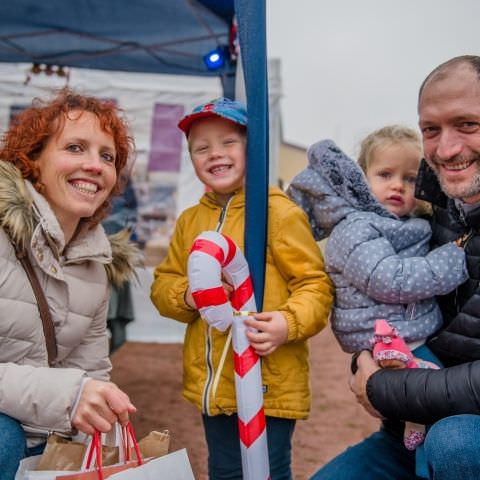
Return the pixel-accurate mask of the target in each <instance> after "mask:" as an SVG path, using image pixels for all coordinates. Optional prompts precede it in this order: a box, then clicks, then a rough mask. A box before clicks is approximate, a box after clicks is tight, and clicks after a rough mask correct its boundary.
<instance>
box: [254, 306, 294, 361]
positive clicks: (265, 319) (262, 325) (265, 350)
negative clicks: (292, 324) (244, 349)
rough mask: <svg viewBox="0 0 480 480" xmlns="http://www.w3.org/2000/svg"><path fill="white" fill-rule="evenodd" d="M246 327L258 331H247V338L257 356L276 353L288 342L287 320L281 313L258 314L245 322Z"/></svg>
mask: <svg viewBox="0 0 480 480" xmlns="http://www.w3.org/2000/svg"><path fill="white" fill-rule="evenodd" d="M245 325H246V326H247V327H250V328H254V329H256V330H258V332H252V331H250V330H247V338H248V341H249V342H250V345H251V346H252V348H253V349H254V350H255V352H256V353H257V355H260V356H262V357H263V356H265V355H269V354H270V353H272V352H274V351H275V350H276V349H277V348H278V347H279V346H280V345H282V344H284V343H285V342H286V341H287V338H288V324H287V319H286V318H285V317H284V316H283V314H281V313H280V312H262V313H256V314H255V315H254V319H250V318H247V319H246V320H245Z"/></svg>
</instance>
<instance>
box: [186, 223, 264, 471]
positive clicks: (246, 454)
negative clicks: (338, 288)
mask: <svg viewBox="0 0 480 480" xmlns="http://www.w3.org/2000/svg"><path fill="white" fill-rule="evenodd" d="M222 273H223V276H224V277H225V280H226V281H227V282H228V283H229V284H230V285H232V286H233V289H234V290H233V293H232V294H231V296H230V301H229V300H228V298H227V295H226V293H225V291H224V289H223V286H222V282H221V278H222ZM188 281H189V284H190V290H191V292H192V296H193V299H194V301H195V305H196V306H197V308H198V310H199V312H200V314H201V316H202V318H203V319H204V320H205V321H206V322H207V323H208V324H209V325H211V326H213V327H215V328H217V329H219V330H221V331H225V330H227V329H228V327H229V326H232V345H233V356H234V369H235V389H236V399H237V411H238V427H239V433H240V449H241V454H242V469H243V478H244V479H245V480H267V479H269V478H270V468H269V464H268V446H267V430H266V424H265V414H264V411H263V390H262V371H261V365H260V358H259V357H258V355H257V354H256V353H255V351H254V350H253V348H252V347H251V346H250V344H249V342H248V339H247V336H246V334H245V332H246V327H245V324H244V320H245V319H246V318H247V317H248V314H249V312H255V311H256V305H255V297H254V295H253V287H252V280H251V277H250V272H249V270H248V264H247V261H246V260H245V257H244V255H243V253H242V251H241V250H240V249H239V248H238V246H237V245H236V243H235V242H234V241H233V240H232V239H231V238H229V237H227V236H226V235H223V234H221V233H219V232H212V231H208V232H203V233H201V234H200V235H199V236H198V237H197V238H196V239H195V241H194V242H193V246H192V248H191V251H190V256H189V258H188Z"/></svg>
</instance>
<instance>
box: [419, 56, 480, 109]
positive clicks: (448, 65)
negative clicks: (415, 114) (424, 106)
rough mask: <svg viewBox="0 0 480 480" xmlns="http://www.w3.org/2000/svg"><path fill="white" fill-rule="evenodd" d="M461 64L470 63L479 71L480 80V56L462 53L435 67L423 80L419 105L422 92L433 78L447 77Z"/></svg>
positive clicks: (475, 70) (474, 69)
mask: <svg viewBox="0 0 480 480" xmlns="http://www.w3.org/2000/svg"><path fill="white" fill-rule="evenodd" d="M461 64H466V65H469V66H470V67H471V68H472V70H473V71H474V72H476V73H477V76H478V79H479V80H480V57H479V56H477V55H461V56H459V57H454V58H451V59H450V60H447V61H446V62H444V63H442V64H440V65H439V66H438V67H436V68H434V69H433V70H432V71H431V72H430V73H429V74H428V75H427V78H425V80H424V81H423V83H422V85H421V86H420V90H419V92H418V106H420V99H421V98H422V93H423V91H424V89H425V87H426V86H427V84H428V83H430V82H431V81H433V80H442V79H443V78H445V77H447V76H448V74H449V73H450V72H451V71H452V70H454V69H455V68H456V67H458V66H459V65H461Z"/></svg>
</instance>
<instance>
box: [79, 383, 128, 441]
mask: <svg viewBox="0 0 480 480" xmlns="http://www.w3.org/2000/svg"><path fill="white" fill-rule="evenodd" d="M136 410H137V409H136V408H135V407H134V405H133V404H132V403H131V402H130V399H129V398H128V395H127V394H126V393H124V392H122V390H120V389H119V388H118V387H117V386H116V385H115V384H114V383H112V382H102V381H100V380H93V379H92V380H89V381H88V382H86V383H85V385H84V386H83V390H82V393H81V394H80V400H79V402H78V407H77V410H76V411H75V416H74V418H73V420H72V425H73V426H74V427H75V428H77V429H78V430H80V431H81V432H84V433H86V434H87V435H93V433H94V431H95V430H99V431H100V432H109V431H110V429H111V428H112V425H113V424H114V423H115V422H119V423H120V424H121V425H126V424H127V422H128V420H129V414H130V413H134V412H135V411H136Z"/></svg>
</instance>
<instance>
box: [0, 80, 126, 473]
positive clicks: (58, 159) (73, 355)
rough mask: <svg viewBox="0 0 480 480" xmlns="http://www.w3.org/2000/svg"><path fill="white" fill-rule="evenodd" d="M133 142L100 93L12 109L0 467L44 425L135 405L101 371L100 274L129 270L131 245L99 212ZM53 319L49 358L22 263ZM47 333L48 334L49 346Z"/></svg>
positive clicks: (74, 424)
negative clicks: (113, 233) (112, 233)
mask: <svg viewBox="0 0 480 480" xmlns="http://www.w3.org/2000/svg"><path fill="white" fill-rule="evenodd" d="M132 153H133V141H132V139H131V137H130V136H129V133H128V128H127V125H126V123H125V121H124V120H123V119H122V118H121V116H120V115H119V112H118V110H117V109H116V107H115V105H114V104H113V103H112V102H104V101H100V100H98V99H96V98H92V97H87V96H84V95H80V94H78V93H75V92H74V91H72V90H69V89H63V90H61V91H60V92H59V93H58V94H57V95H56V96H55V98H54V99H53V100H51V101H49V102H42V101H39V100H35V101H34V102H33V104H32V106H31V107H30V108H28V109H26V110H25V111H23V112H22V113H21V114H19V115H18V116H17V117H16V118H15V119H14V121H13V122H12V125H11V127H10V129H9V130H8V131H7V132H6V133H5V135H4V137H3V141H2V144H1V146H0V225H1V227H2V228H0V309H1V311H2V313H3V314H2V321H1V322H0V472H2V475H1V476H2V479H13V478H14V476H15V471H16V470H17V467H18V463H19V461H20V460H21V459H22V458H24V457H25V456H28V455H31V454H34V453H38V452H39V451H41V450H43V447H44V444H45V441H46V438H47V435H48V433H49V432H52V431H54V432H58V433H60V434H65V435H70V434H72V433H73V432H74V431H76V430H78V431H81V432H84V433H86V434H91V433H93V431H94V430H95V429H96V430H100V431H102V432H106V431H109V430H110V429H111V427H112V425H113V424H114V423H115V422H116V421H119V422H120V423H122V424H125V423H126V422H127V421H128V418H129V414H131V413H132V412H134V411H135V407H134V406H133V405H132V403H131V402H130V400H129V398H128V396H127V395H126V394H125V393H124V392H122V391H121V390H120V389H119V388H118V387H117V386H116V385H115V384H113V383H111V382H110V381H109V372H110V369H111V364H110V361H109V358H108V338H107V333H106V314H107V306H108V299H109V281H111V282H113V283H114V284H116V285H120V284H121V283H122V282H123V281H126V280H127V279H128V278H130V276H131V274H132V272H133V266H134V263H135V251H134V250H133V249H132V248H130V247H129V246H128V245H125V242H123V241H122V238H118V236H117V238H116V239H114V240H113V241H109V239H108V238H107V236H106V235H105V232H104V230H103V228H102V227H101V225H100V224H99V223H100V221H101V220H102V219H103V218H104V217H105V216H106V215H107V213H108V208H109V204H110V199H111V198H112V196H113V195H115V194H116V193H118V192H119V191H120V190H121V185H120V183H121V178H123V177H124V175H123V174H124V172H125V169H126V167H127V163H128V160H129V157H130V155H131V154H132ZM22 253H23V255H27V257H28V259H29V260H30V263H31V265H33V270H34V272H35V274H36V277H37V279H38V281H39V284H40V286H41V287H42V290H43V292H44V294H45V298H46V299H47V303H48V310H49V312H50V315H51V317H52V320H53V330H54V335H53V337H54V338H53V342H54V345H55V347H56V348H54V350H53V351H54V358H52V353H51V352H52V347H51V348H50V349H49V348H48V347H47V341H46V339H47V337H49V335H48V332H47V331H45V332H44V327H43V326H42V318H41V316H40V313H39V306H37V298H38V297H37V296H36V295H35V294H34V292H33V290H32V288H31V286H30V283H29V280H28V277H27V275H26V269H25V267H24V266H23V264H22V263H21V262H20V260H19V257H21V256H22ZM51 345H52V342H50V346H51Z"/></svg>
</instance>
